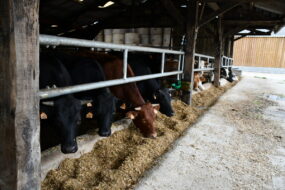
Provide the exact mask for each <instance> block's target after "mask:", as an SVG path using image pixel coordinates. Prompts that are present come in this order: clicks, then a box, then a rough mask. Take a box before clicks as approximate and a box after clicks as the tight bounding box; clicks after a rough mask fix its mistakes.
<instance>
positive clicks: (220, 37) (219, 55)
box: [214, 16, 225, 87]
mask: <svg viewBox="0 0 285 190" xmlns="http://www.w3.org/2000/svg"><path fill="white" fill-rule="evenodd" d="M217 28H218V34H217V37H216V45H217V49H216V57H215V65H214V67H215V71H214V73H215V78H214V85H215V86H216V87H218V86H220V73H221V61H222V56H223V53H224V43H225V41H224V39H223V28H222V17H221V16H219V18H218V25H217Z"/></svg>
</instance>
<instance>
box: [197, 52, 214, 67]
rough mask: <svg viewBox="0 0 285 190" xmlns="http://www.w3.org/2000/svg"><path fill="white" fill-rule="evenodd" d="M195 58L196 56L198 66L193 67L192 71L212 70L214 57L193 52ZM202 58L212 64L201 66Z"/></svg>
mask: <svg viewBox="0 0 285 190" xmlns="http://www.w3.org/2000/svg"><path fill="white" fill-rule="evenodd" d="M195 58H198V68H196V69H194V71H213V70H214V64H213V62H214V60H215V57H212V56H208V55H203V54H199V53H195ZM202 59H204V60H207V63H208V64H210V62H212V64H211V65H208V66H207V67H201V61H202Z"/></svg>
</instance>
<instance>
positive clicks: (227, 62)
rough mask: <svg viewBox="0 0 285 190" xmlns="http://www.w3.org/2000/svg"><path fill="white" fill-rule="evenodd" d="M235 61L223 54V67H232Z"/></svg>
mask: <svg viewBox="0 0 285 190" xmlns="http://www.w3.org/2000/svg"><path fill="white" fill-rule="evenodd" d="M233 63H234V59H233V58H230V57H226V56H223V57H222V62H221V64H222V65H221V66H222V67H232V66H233Z"/></svg>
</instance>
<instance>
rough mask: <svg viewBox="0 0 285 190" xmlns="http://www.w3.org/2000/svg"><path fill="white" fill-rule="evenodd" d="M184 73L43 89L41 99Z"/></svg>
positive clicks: (177, 72) (169, 73) (168, 73)
mask: <svg viewBox="0 0 285 190" xmlns="http://www.w3.org/2000/svg"><path fill="white" fill-rule="evenodd" d="M182 73H183V71H173V72H165V73H163V74H161V73H159V74H151V75H144V76H137V77H129V78H126V79H116V80H108V81H101V82H94V83H88V84H80V85H75V86H68V87H61V88H56V89H43V90H40V92H39V96H40V99H47V98H53V97H57V96H61V95H66V94H72V93H76V92H82V91H87V90H93V89H98V88H103V87H110V86H115V85H120V84H126V83H130V82H137V81H142V80H147V79H153V78H159V77H166V76H171V75H178V74H182Z"/></svg>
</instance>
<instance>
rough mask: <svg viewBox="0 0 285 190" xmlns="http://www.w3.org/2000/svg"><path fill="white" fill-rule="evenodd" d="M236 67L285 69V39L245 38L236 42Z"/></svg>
mask: <svg viewBox="0 0 285 190" xmlns="http://www.w3.org/2000/svg"><path fill="white" fill-rule="evenodd" d="M234 65H236V66H252V67H274V68H285V37H245V38H242V39H240V40H237V41H235V43H234Z"/></svg>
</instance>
